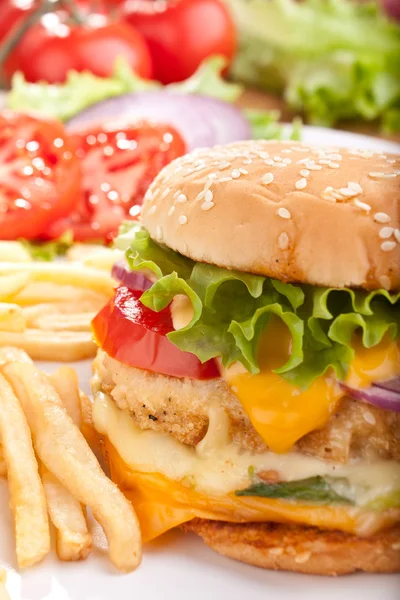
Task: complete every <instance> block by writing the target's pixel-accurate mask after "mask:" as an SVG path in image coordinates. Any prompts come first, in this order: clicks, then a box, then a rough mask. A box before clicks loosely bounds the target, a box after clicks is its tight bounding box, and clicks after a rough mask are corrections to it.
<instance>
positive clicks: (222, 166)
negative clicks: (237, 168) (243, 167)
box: [218, 162, 231, 171]
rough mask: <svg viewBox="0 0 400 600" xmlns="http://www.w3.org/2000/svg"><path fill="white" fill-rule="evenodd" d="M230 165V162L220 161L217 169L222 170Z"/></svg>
mask: <svg viewBox="0 0 400 600" xmlns="http://www.w3.org/2000/svg"><path fill="white" fill-rule="evenodd" d="M230 166H231V163H230V162H222V163H220V164H219V165H218V170H219V171H223V170H224V169H228V168H229V167H230Z"/></svg>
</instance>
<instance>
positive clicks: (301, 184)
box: [295, 177, 307, 190]
mask: <svg viewBox="0 0 400 600" xmlns="http://www.w3.org/2000/svg"><path fill="white" fill-rule="evenodd" d="M306 185H307V179H306V178H305V177H302V178H301V179H299V180H298V181H296V183H295V186H296V190H304V188H305V187H306Z"/></svg>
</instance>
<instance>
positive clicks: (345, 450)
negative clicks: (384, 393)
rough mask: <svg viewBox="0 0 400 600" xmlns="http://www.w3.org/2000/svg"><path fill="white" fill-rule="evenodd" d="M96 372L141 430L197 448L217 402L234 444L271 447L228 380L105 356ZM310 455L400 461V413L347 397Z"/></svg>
mask: <svg viewBox="0 0 400 600" xmlns="http://www.w3.org/2000/svg"><path fill="white" fill-rule="evenodd" d="M96 371H97V373H98V376H99V378H100V381H101V386H102V389H103V391H104V392H107V393H108V394H109V395H110V396H111V397H112V398H113V400H114V401H115V403H116V405H117V406H118V407H119V408H120V409H122V410H127V411H129V413H130V415H131V417H132V419H134V421H135V423H136V424H137V425H138V427H140V428H141V429H153V430H154V431H160V432H166V433H169V434H171V435H173V436H174V437H175V438H176V439H177V440H178V441H179V442H181V443H184V444H188V445H190V446H195V445H196V444H198V442H199V441H200V440H201V439H202V438H203V437H204V436H205V434H206V432H207V428H208V420H209V417H208V414H209V413H208V410H209V406H210V405H211V404H212V403H218V404H219V405H220V406H222V407H223V408H224V409H225V410H226V412H227V414H228V416H229V419H230V431H231V435H232V438H233V439H234V441H236V442H237V443H239V444H240V445H241V446H242V447H243V448H246V449H249V450H252V451H255V452H264V451H265V450H266V445H265V443H264V442H263V440H262V438H261V437H260V435H259V434H258V433H257V431H256V430H255V429H254V427H253V425H252V424H251V422H250V419H249V417H248V416H247V414H246V413H245V411H244V410H243V408H242V405H241V404H240V402H239V400H238V399H237V398H236V396H235V395H234V394H233V393H232V392H231V391H230V389H229V387H228V385H227V384H226V383H225V381H224V380H223V379H222V378H221V379H211V380H206V381H200V380H195V379H189V378H182V379H179V378H176V377H169V376H166V375H160V374H158V373H152V372H151V371H145V370H142V369H135V368H133V367H128V366H126V365H123V364H122V363H120V362H118V361H116V360H114V359H113V358H110V357H109V356H108V355H107V354H105V352H102V351H99V353H98V357H97V359H96ZM296 446H297V449H298V450H299V451H300V452H303V453H305V454H310V455H313V456H317V457H320V458H329V459H332V460H335V461H338V462H347V461H348V460H349V459H351V458H365V459H378V458H380V459H395V460H399V459H400V413H394V412H390V411H387V410H382V409H379V408H376V407H374V406H370V405H366V404H363V403H361V402H357V401H354V400H352V399H350V398H344V399H343V400H342V401H341V402H340V404H339V406H338V409H337V411H336V413H335V414H334V415H332V417H331V418H330V420H329V422H328V423H327V425H326V426H325V427H324V428H323V429H321V430H315V431H313V432H311V433H309V434H307V435H305V436H304V437H303V438H302V439H300V440H299V441H298V442H297V445H296Z"/></svg>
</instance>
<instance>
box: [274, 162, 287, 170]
mask: <svg viewBox="0 0 400 600" xmlns="http://www.w3.org/2000/svg"><path fill="white" fill-rule="evenodd" d="M274 167H278V169H283V168H284V167H287V164H286V163H284V162H276V163H274Z"/></svg>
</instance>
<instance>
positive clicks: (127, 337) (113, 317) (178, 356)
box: [92, 286, 220, 379]
mask: <svg viewBox="0 0 400 600" xmlns="http://www.w3.org/2000/svg"><path fill="white" fill-rule="evenodd" d="M142 294H143V292H141V291H132V290H130V289H129V288H127V287H124V286H120V287H119V288H117V289H116V291H115V296H114V298H113V299H112V300H110V301H109V302H108V303H107V304H106V306H105V307H104V308H103V309H102V310H101V311H100V312H99V313H98V315H97V316H96V317H95V318H94V319H93V321H92V330H93V334H94V337H95V340H96V342H97V344H98V345H99V346H100V348H102V349H103V350H104V351H105V352H106V353H107V354H108V355H109V356H111V357H112V358H115V359H116V360H118V361H119V362H121V363H123V364H125V365H129V366H132V367H136V368H139V369H145V370H148V371H153V372H155V373H161V374H163V375H170V376H172V377H189V378H191V379H213V378H215V377H219V376H220V374H219V371H218V367H217V364H216V362H215V361H214V360H209V361H207V362H205V363H201V362H200V361H199V359H198V358H197V356H195V355H194V354H191V353H190V352H183V351H182V350H179V348H177V347H176V346H174V344H173V343H172V342H170V341H169V339H168V338H167V337H166V336H167V333H170V332H171V331H173V330H174V327H173V324H172V318H171V312H170V309H169V308H168V307H167V308H165V309H164V310H162V311H160V312H158V313H156V312H154V311H152V310H150V309H149V308H147V307H146V306H144V305H143V304H142V303H141V302H140V297H141V296H142Z"/></svg>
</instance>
